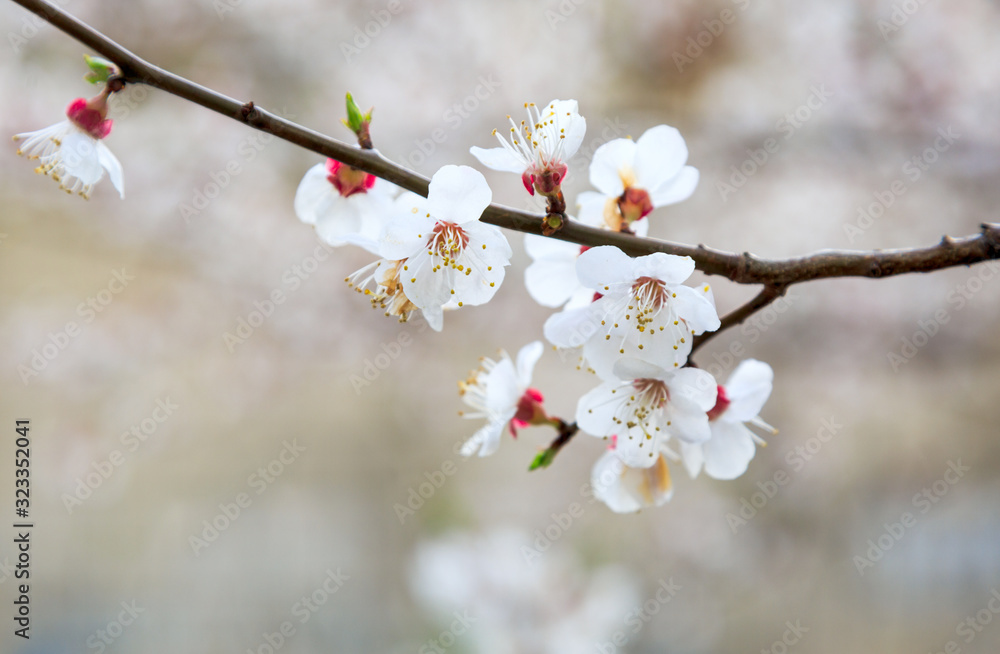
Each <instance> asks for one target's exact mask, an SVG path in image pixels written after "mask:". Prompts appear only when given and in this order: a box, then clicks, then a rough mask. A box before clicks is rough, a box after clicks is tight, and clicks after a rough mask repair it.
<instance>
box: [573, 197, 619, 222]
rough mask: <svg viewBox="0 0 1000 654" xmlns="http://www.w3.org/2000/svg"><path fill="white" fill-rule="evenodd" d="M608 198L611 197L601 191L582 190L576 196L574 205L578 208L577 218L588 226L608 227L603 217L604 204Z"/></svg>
mask: <svg viewBox="0 0 1000 654" xmlns="http://www.w3.org/2000/svg"><path fill="white" fill-rule="evenodd" d="M609 199H611V197H610V196H607V195H605V194H603V193H598V192H596V191H584V192H583V193H581V194H580V195H578V196H576V206H577V207H578V208H579V209H580V212H579V213H578V214H577V219H578V220H579V221H580V222H581V223H583V224H584V225H588V226H590V227H596V228H598V229H608V228H609V225H608V224H607V221H606V220H605V219H604V206H605V205H606V204H607V202H608V200H609Z"/></svg>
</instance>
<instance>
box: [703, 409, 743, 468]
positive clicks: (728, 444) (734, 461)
mask: <svg viewBox="0 0 1000 654" xmlns="http://www.w3.org/2000/svg"><path fill="white" fill-rule="evenodd" d="M701 448H702V452H703V453H704V457H705V474H707V475H708V476H709V477H713V478H715V479H736V478H737V477H739V476H740V475H742V474H743V473H744V472H746V471H747V466H748V465H749V464H750V460H751V459H753V457H754V454H755V453H756V451H757V448H756V447H755V446H754V442H753V434H752V433H751V432H750V430H749V429H747V428H746V427H744V426H743V425H742V424H740V423H729V422H725V421H723V420H715V421H713V422H712V437H711V438H710V439H708V440H707V441H706V442H704V443H702V444H701Z"/></svg>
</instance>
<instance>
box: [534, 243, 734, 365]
mask: <svg viewBox="0 0 1000 654" xmlns="http://www.w3.org/2000/svg"><path fill="white" fill-rule="evenodd" d="M693 271H694V261H693V260H692V259H691V258H690V257H678V256H674V255H669V254H663V253H656V254H651V255H647V256H644V257H637V258H634V259H633V258H631V257H629V256H628V255H626V254H625V253H624V252H622V251H621V250H619V249H618V248H616V247H614V246H610V245H602V246H600V247H595V248H591V249H589V250H587V251H586V252H584V253H583V254H581V255H580V256H579V258H578V259H577V262H576V272H577V276H578V278H579V279H580V281H581V283H582V284H583V285H584V286H585V287H587V288H588V289H591V290H592V291H594V292H596V293H597V294H598V295H599V296H600V297H598V298H597V299H596V300H595V301H594V302H593V303H592V304H591V305H589V306H587V307H582V308H576V309H572V308H570V309H564V310H563V311H562V312H560V313H557V314H554V315H552V316H551V317H549V319H548V320H547V321H546V322H545V337H546V338H547V339H548V340H549V341H550V342H551V343H552V344H553V345H555V346H557V347H564V348H573V347H579V346H581V345H582V346H583V356H584V358H585V359H586V361H587V363H588V365H589V366H590V367H591V368H593V370H594V371H595V372H596V373H597V374H598V375H599V376H600V377H601V378H602V379H611V378H612V377H613V373H612V368H613V367H614V365H615V362H616V361H618V359H620V358H622V357H634V358H637V359H642V360H645V361H649V362H651V363H653V364H656V365H658V366H662V367H664V368H679V367H681V366H683V365H684V363H685V362H686V361H687V356H688V354H689V353H690V352H691V345H692V338H691V337H692V336H695V335H697V334H701V333H703V332H705V331H713V330H715V329H718V328H719V324H720V323H719V316H718V314H717V313H716V310H715V303H714V301H713V298H712V293H711V288H710V287H709V286H708V285H707V284H705V285H703V286H702V287H701V288H699V289H697V290H696V289H693V288H690V287H687V286H684V285H683V284H682V282H684V281H685V280H686V279H687V278H688V277H689V276H690V275H691V273H692V272H693Z"/></svg>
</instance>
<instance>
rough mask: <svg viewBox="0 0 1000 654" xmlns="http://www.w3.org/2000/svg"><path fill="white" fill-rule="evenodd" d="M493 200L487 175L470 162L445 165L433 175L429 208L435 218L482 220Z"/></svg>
mask: <svg viewBox="0 0 1000 654" xmlns="http://www.w3.org/2000/svg"><path fill="white" fill-rule="evenodd" d="M492 201H493V191H491V190H490V186H489V184H487V183H486V178H485V177H483V174H482V173H481V172H479V171H478V170H476V169H475V168H469V167H468V166H444V167H442V168H441V169H440V170H438V171H437V172H436V173H434V176H433V177H431V184H430V189H429V191H428V194H427V211H429V212H430V214H431V216H432V217H433V218H434V219H435V220H439V221H444V222H450V223H455V224H457V225H461V224H463V223H468V222H472V221H475V220H479V217H480V216H481V215H482V214H483V211H484V210H485V209H486V207H488V206H489V205H490V202H492Z"/></svg>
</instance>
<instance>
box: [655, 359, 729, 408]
mask: <svg viewBox="0 0 1000 654" xmlns="http://www.w3.org/2000/svg"><path fill="white" fill-rule="evenodd" d="M667 386H668V387H669V388H670V398H671V400H677V399H681V398H683V399H684V400H686V401H688V402H690V403H691V404H692V405H693V406H694V407H696V410H695V412H696V413H704V412H706V411H709V410H711V408H712V407H714V406H715V402H716V399H717V397H718V389H719V386H718V384H716V383H715V377H713V376H712V375H711V374H710V373H708V372H705V371H704V370H699V369H698V368H680V369H679V370H677V371H675V372H674V373H673V375H671V376H670V378H669V379H668V380H667Z"/></svg>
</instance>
